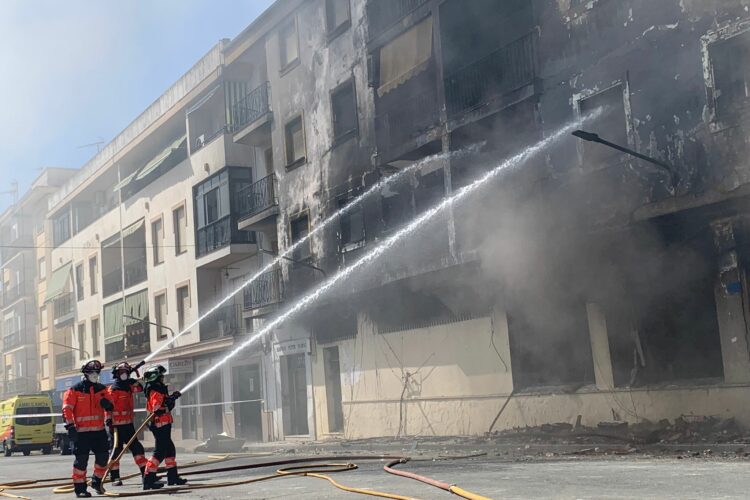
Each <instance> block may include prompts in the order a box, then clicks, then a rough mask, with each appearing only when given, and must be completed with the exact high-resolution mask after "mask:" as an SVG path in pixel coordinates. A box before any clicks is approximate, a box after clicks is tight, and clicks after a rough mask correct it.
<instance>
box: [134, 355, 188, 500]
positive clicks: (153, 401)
mask: <svg viewBox="0 0 750 500" xmlns="http://www.w3.org/2000/svg"><path fill="white" fill-rule="evenodd" d="M166 372H167V370H166V368H164V367H163V366H161V365H158V366H155V367H153V368H149V369H148V370H146V373H144V374H143V378H144V380H145V381H146V388H145V392H146V410H148V412H149V413H153V414H154V418H153V420H152V421H151V424H150V425H149V429H151V432H152V433H153V434H154V441H155V442H156V444H155V447H154V454H153V456H152V457H151V459H150V460H149V461H148V463H147V464H146V473H145V474H144V476H143V489H144V490H152V489H156V488H159V487H161V485H160V484H159V483H157V482H156V480H157V478H156V471H157V470H158V469H159V464H160V463H161V462H162V460H163V461H164V462H165V465H166V468H167V484H168V485H169V486H174V485H177V486H180V485H183V484H185V483H187V479H183V478H181V477H180V476H179V475H178V473H177V460H176V459H175V446H174V443H173V442H172V435H171V434H172V422H173V419H172V410H173V409H174V405H175V401H176V400H177V399H178V398H179V397H180V395H181V394H180V392H179V391H174V392H173V393H172V394H169V390H168V388H167V386H166V384H164V374H165V373H166Z"/></svg>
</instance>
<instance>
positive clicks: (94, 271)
mask: <svg viewBox="0 0 750 500" xmlns="http://www.w3.org/2000/svg"><path fill="white" fill-rule="evenodd" d="M98 275H99V262H98V261H97V259H96V255H94V256H93V257H91V258H89V288H91V295H96V292H98V291H99V290H98V288H99V287H98V285H97V279H98Z"/></svg>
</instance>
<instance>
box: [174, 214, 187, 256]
mask: <svg viewBox="0 0 750 500" xmlns="http://www.w3.org/2000/svg"><path fill="white" fill-rule="evenodd" d="M172 220H173V222H174V252H175V255H180V254H182V253H185V252H186V251H187V249H186V248H185V245H186V243H187V241H186V240H187V231H186V228H187V215H186V212H185V205H182V206H180V207H177V208H175V209H174V211H173V212H172Z"/></svg>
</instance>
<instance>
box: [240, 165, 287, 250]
mask: <svg viewBox="0 0 750 500" xmlns="http://www.w3.org/2000/svg"><path fill="white" fill-rule="evenodd" d="M277 191H278V180H277V178H276V174H271V175H269V176H267V177H264V178H263V179H261V180H259V181H257V182H255V183H253V184H250V185H249V186H246V187H244V188H242V189H241V190H239V191H238V192H237V204H238V207H239V215H240V220H239V225H238V227H239V229H241V230H245V231H248V230H250V231H258V232H262V233H266V234H269V235H271V237H272V238H271V239H273V238H274V237H275V233H276V217H277V216H278V215H279V200H278V198H277V197H276V193H277Z"/></svg>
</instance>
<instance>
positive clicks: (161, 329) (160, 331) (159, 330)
mask: <svg viewBox="0 0 750 500" xmlns="http://www.w3.org/2000/svg"><path fill="white" fill-rule="evenodd" d="M176 293H177V292H175V294H176ZM159 297H164V315H165V317H161V313H160V311H159V307H158V305H157V302H156V300H157V298H159ZM168 314H169V299H168V294H167V290H166V289H162V290H159V291H158V292H156V293H154V323H156V325H155V326H156V340H165V339H167V337H168V335H167V332H168V331H169V330H167V327H165V326H164V325H166V324H167V323H166V316H167V315H168ZM159 325H161V326H159Z"/></svg>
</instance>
